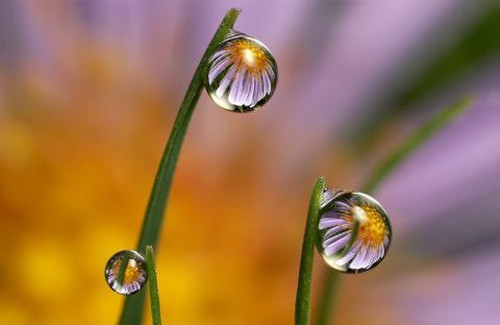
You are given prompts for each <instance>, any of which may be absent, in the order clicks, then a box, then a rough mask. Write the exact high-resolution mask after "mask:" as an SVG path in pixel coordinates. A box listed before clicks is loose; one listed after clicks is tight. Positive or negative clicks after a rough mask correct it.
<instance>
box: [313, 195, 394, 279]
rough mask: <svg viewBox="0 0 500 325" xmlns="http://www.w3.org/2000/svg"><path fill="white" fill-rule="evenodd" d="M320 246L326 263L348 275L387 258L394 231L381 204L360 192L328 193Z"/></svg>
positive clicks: (322, 217) (323, 208) (319, 228)
mask: <svg viewBox="0 0 500 325" xmlns="http://www.w3.org/2000/svg"><path fill="white" fill-rule="evenodd" d="M320 213H321V216H320V219H319V224H318V234H319V235H318V238H317V242H316V247H317V249H318V250H319V252H320V254H321V256H322V257H323V260H324V261H325V262H326V263H327V264H328V265H329V266H330V267H332V268H334V269H336V270H339V271H341V272H345V273H361V272H366V271H368V270H371V269H373V268H374V267H375V266H377V265H378V264H379V263H380V262H381V261H382V260H383V259H384V257H385V256H386V254H387V250H388V249H389V245H390V243H391V238H392V229H391V224H390V222H389V219H388V218H387V214H386V212H385V210H384V208H383V207H382V205H381V204H380V203H378V202H377V201H376V200H375V199H374V198H372V197H371V196H369V195H366V194H364V193H360V192H344V191H337V192H335V193H334V192H331V191H329V190H327V191H325V193H324V194H323V202H322V206H321V211H320Z"/></svg>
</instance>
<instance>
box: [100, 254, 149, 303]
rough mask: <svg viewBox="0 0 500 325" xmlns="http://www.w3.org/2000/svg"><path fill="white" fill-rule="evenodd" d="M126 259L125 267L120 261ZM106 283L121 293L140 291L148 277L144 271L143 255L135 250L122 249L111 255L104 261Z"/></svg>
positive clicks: (128, 293)
mask: <svg viewBox="0 0 500 325" xmlns="http://www.w3.org/2000/svg"><path fill="white" fill-rule="evenodd" d="M126 260H128V263H127V266H126V267H125V269H123V268H122V263H123V262H124V261H126ZM121 269H122V270H123V282H122V283H120V281H119V275H120V270H121ZM104 276H105V278H106V283H107V284H108V285H109V287H110V288H111V289H112V290H113V291H115V292H116V293H119V294H121V295H125V296H128V295H131V294H134V293H136V292H138V291H140V290H141V289H142V288H143V287H144V284H145V283H146V281H147V279H148V275H147V272H146V261H145V259H144V257H143V256H142V255H141V254H139V253H138V252H136V251H133V250H124V251H120V252H118V253H116V254H115V255H113V256H111V258H110V259H109V260H108V262H107V263H106V269H105V270H104Z"/></svg>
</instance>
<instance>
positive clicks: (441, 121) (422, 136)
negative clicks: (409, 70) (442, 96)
mask: <svg viewBox="0 0 500 325" xmlns="http://www.w3.org/2000/svg"><path fill="white" fill-rule="evenodd" d="M471 104H472V97H470V96H465V97H463V98H461V99H460V100H458V101H457V102H455V103H454V104H452V105H451V106H449V107H447V108H446V109H444V110H442V111H440V112H439V113H438V114H436V115H435V116H434V117H433V118H431V119H430V120H429V121H428V122H427V123H426V124H424V125H423V126H422V127H421V128H420V129H419V130H417V131H416V132H415V133H414V134H413V135H412V136H410V137H409V138H408V140H406V141H405V142H404V143H403V144H402V145H401V146H400V147H399V148H397V149H396V150H395V151H394V152H393V153H392V154H391V155H389V156H388V157H387V159H386V160H384V161H382V163H381V164H380V165H379V166H378V168H376V169H375V172H374V173H373V174H372V176H371V177H370V178H369V179H368V181H367V182H366V184H365V186H363V191H364V192H367V193H371V192H373V191H375V190H376V189H377V187H378V186H379V185H380V184H381V183H382V182H383V181H384V180H385V179H386V178H387V176H389V175H390V174H391V172H393V171H394V170H395V169H396V168H397V167H398V166H399V165H401V164H402V163H403V162H404V161H405V159H406V158H408V157H409V156H410V155H411V154H412V153H413V152H415V151H416V150H417V149H418V148H420V147H421V146H422V145H423V144H424V143H425V142H426V141H427V140H429V139H430V138H432V136H433V135H434V134H436V133H437V132H438V131H439V130H441V129H442V128H443V127H445V126H446V125H448V123H450V122H451V121H453V120H454V119H455V118H456V117H457V116H458V115H459V114H460V113H462V112H463V111H464V110H465V109H466V108H468V107H470V105H471ZM340 279H341V277H340V274H338V272H335V271H331V270H329V272H328V274H327V276H326V279H325V283H324V285H323V286H322V288H323V292H322V293H321V295H320V304H319V310H318V317H317V320H316V325H328V324H329V323H330V319H331V318H332V311H333V309H334V306H333V303H334V302H335V292H336V291H338V290H337V288H338V286H339V281H340Z"/></svg>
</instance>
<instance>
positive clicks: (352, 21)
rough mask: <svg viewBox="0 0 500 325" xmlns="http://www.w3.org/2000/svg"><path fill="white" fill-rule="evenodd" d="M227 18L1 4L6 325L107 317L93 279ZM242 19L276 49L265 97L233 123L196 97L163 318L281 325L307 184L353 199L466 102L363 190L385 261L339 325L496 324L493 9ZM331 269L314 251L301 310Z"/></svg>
mask: <svg viewBox="0 0 500 325" xmlns="http://www.w3.org/2000/svg"><path fill="white" fill-rule="evenodd" d="M234 5H235V4H233V2H224V1H218V2H186V3H184V2H152V3H143V2H128V1H126V2H76V1H74V2H73V1H70V2H41V3H39V2H11V1H7V2H2V3H1V4H0V229H1V236H0V244H1V245H0V247H1V248H0V254H1V259H0V261H1V264H0V272H1V277H0V287H1V288H2V290H1V291H0V324H112V323H115V322H116V321H117V319H118V317H119V314H120V308H121V306H122V302H123V298H122V297H121V296H119V295H117V294H115V293H114V292H112V291H111V290H110V289H109V288H108V287H107V285H106V283H105V281H104V276H103V274H104V265H105V263H106V261H107V259H108V258H109V257H110V256H111V255H113V254H114V253H115V252H117V251H119V250H123V249H133V248H134V247H135V245H136V241H137V239H138V236H139V230H140V226H141V222H142V217H143V213H144V210H145V207H146V204H147V200H148V197H149V193H150V190H151V185H152V182H153V179H154V176H155V173H156V168H157V164H158V162H159V159H160V157H161V154H162V150H163V147H164V145H165V143H166V140H167V138H168V135H169V132H170V128H171V126H172V123H173V120H174V118H175V115H176V113H177V110H178V106H179V104H180V102H181V100H182V98H183V96H184V92H185V90H186V88H187V85H188V83H189V80H190V78H191V75H192V74H193V73H194V70H195V67H196V65H197V63H198V61H199V58H200V57H201V54H202V53H203V51H204V48H205V47H206V45H207V44H208V42H209V40H210V37H211V34H212V33H213V32H214V31H215V29H216V27H217V24H218V23H219V21H220V19H221V18H222V16H223V15H224V12H225V11H226V9H228V8H229V7H230V6H234ZM236 5H238V6H240V7H242V9H243V11H242V14H241V16H240V19H239V20H238V22H237V24H236V26H237V28H238V29H240V30H242V31H244V32H245V33H248V34H250V35H254V36H256V37H258V38H259V39H261V40H262V41H263V42H264V43H266V44H267V45H268V46H269V48H270V49H271V50H272V51H273V52H274V53H275V55H276V60H277V62H278V66H279V72H280V76H279V82H278V88H277V91H276V93H275V95H274V98H273V99H271V101H270V102H269V103H268V104H267V105H266V106H265V107H264V108H263V109H262V110H261V111H258V112H255V113H250V114H244V115H238V114H232V113H228V112H225V111H223V110H221V109H218V108H217V107H216V105H215V104H214V103H212V102H211V101H210V99H209V98H208V96H206V94H203V95H202V98H201V100H200V102H199V104H198V107H197V110H196V112H195V114H194V117H193V120H192V122H191V125H190V128H189V130H188V134H187V137H186V140H185V143H184V146H183V149H182V152H181V157H180V160H179V163H178V167H177V171H176V174H175V178H174V183H173V187H172V191H171V195H170V200H169V205H168V209H167V212H166V219H165V220H166V221H165V224H164V229H163V231H162V235H161V242H160V245H159V247H158V250H157V252H156V253H157V269H158V280H159V289H160V302H161V306H162V310H161V311H162V316H163V318H164V321H165V323H168V324H206V325H209V324H290V323H292V322H293V309H294V301H295V290H296V281H297V280H296V279H297V274H298V266H299V259H300V248H301V242H302V233H303V228H304V223H305V215H306V212H307V205H308V200H309V195H310V191H311V189H312V186H313V184H314V182H315V180H316V178H317V177H318V176H319V175H324V176H326V179H327V182H328V183H329V185H330V186H332V187H338V188H349V189H357V188H359V186H360V184H362V182H363V180H364V179H366V177H367V176H368V175H369V173H370V172H371V171H372V170H373V169H374V167H375V166H376V164H377V162H379V161H380V159H381V158H383V157H384V156H385V155H386V154H387V153H389V152H390V150H391V149H392V148H394V147H395V146H397V144H399V143H401V142H402V141H403V140H404V139H405V137H406V136H407V135H409V134H411V132H412V131H413V130H415V129H416V128H418V126H419V125H421V124H422V123H423V122H424V121H425V120H426V119H428V118H429V117H430V116H431V115H432V114H434V113H435V112H436V111H438V110H440V109H442V108H444V107H445V106H446V105H448V104H450V103H451V102H452V101H453V100H454V99H455V98H458V97H459V96H460V95H461V94H462V93H473V94H474V95H475V97H476V101H475V105H474V107H473V108H472V109H471V110H470V111H469V112H468V113H466V114H465V115H464V116H463V117H462V118H461V119H460V120H459V121H457V122H456V123H454V124H453V125H450V127H449V128H446V129H445V130H443V132H442V133H441V134H439V135H438V136H437V137H436V138H435V139H433V140H431V141H430V143H429V144H428V145H426V146H425V147H424V148H422V150H420V151H419V152H417V153H416V155H415V156H414V158H411V159H409V161H408V163H406V164H405V165H404V166H402V167H401V168H400V169H398V170H397V171H396V173H395V174H394V175H393V176H391V177H390V178H389V179H388V181H387V182H386V183H384V185H383V186H382V187H381V189H380V191H379V192H378V193H375V196H376V197H377V198H379V199H380V201H381V202H382V203H383V204H384V206H385V207H386V208H387V210H388V212H389V214H390V216H391V217H392V219H391V220H392V221H393V230H394V233H395V237H394V240H393V243H392V252H390V253H389V255H388V257H387V258H386V260H385V261H384V263H382V264H381V265H380V266H379V267H378V268H376V269H375V270H373V271H371V272H368V273H367V274H363V275H358V276H349V277H346V280H345V281H344V282H343V284H342V287H341V290H340V293H339V294H340V297H341V298H340V299H339V304H338V308H337V309H336V315H335V321H336V322H335V323H336V324H367V323H368V324H443V323H447V322H453V323H454V324H471V321H472V320H474V319H475V320H476V321H477V322H476V324H494V322H495V321H496V320H498V317H496V318H495V314H496V315H497V316H498V314H497V313H498V312H497V311H496V309H494V306H493V305H492V303H488V302H486V303H485V305H484V304H483V305H478V304H474V302H475V301H485V300H486V301H489V298H488V297H490V296H491V295H492V294H493V293H492V290H494V288H495V287H496V288H498V285H500V282H499V281H498V280H495V278H496V277H495V278H493V273H492V274H491V276H492V277H490V276H489V275H490V273H489V272H491V271H492V270H494V269H496V267H495V266H498V264H500V258H499V256H498V253H497V251H496V250H495V248H498V244H499V241H498V238H499V237H498V229H500V228H498V226H500V221H499V220H498V208H499V207H500V206H499V203H498V202H499V201H498V198H500V187H499V186H498V184H497V183H498V182H496V181H492V177H495V180H496V179H497V178H498V177H497V167H498V164H499V163H500V152H499V146H498V144H499V143H500V137H499V131H498V130H499V129H498V126H499V125H500V123H499V122H500V115H499V112H500V111H499V109H498V106H499V104H500V97H499V96H498V94H499V89H500V82H499V80H498V77H497V76H498V72H499V71H500V65H499V61H498V56H497V54H498V50H499V48H500V47H498V45H497V43H495V44H493V43H492V42H489V38H490V37H494V36H493V35H492V34H490V33H489V29H488V28H497V27H498V26H497V25H494V26H490V25H488V24H489V22H490V20H491V18H490V13H491V12H492V10H497V9H498V6H494V5H491V6H490V2H487V1H478V2H475V4H474V5H472V4H471V3H470V2H466V1H443V2H442V3H439V4H436V3H434V2H432V1H424V2H419V3H418V4H417V3H412V2H403V3H401V4H398V3H393V2H384V1H380V2H374V3H373V2H371V3H364V2H353V3H349V2H347V1H345V2H311V3H308V2H292V3H291V4H288V3H285V2H269V3H266V2H240V1H238V2H236ZM497 17H498V16H497ZM488 19H489V20H488ZM482 24H483V25H484V24H486V25H485V26H486V27H482V26H483V25H482ZM436 26H441V28H439V29H437V30H436ZM488 26H490V27H488ZM481 28H482V29H481ZM474 33H476V34H474ZM477 33H479V34H477ZM484 39H486V41H485V45H484V51H483V50H481V51H479V50H478V53H476V52H474V50H477V49H479V48H480V49H483V47H480V46H483V45H481V44H483V43H481V44H480V45H478V44H477V42H479V41H480V40H484ZM474 42H476V43H474ZM490 43H492V44H493V45H490ZM461 44H465V45H463V46H462V47H461ZM456 57H459V58H462V61H460V60H458V61H457V62H458V63H456V64H454V65H451V67H450V68H449V69H448V70H449V71H448V70H446V69H445V71H444V72H442V75H441V74H440V75H438V76H437V77H435V76H433V75H432V71H433V69H434V68H433V67H435V65H436V64H437V65H438V66H439V64H440V62H442V61H439V60H444V62H447V60H446V58H450V60H452V58H456ZM448 61H449V60H448ZM453 62H455V61H453ZM450 71H451V72H450ZM426 73H427V74H426ZM495 76H496V77H495ZM426 78H427V79H426ZM436 80H437V81H436ZM374 116H375V117H381V118H380V119H379V118H374ZM382 117H383V118H382ZM375 122H376V123H375ZM450 220H451V221H450ZM478 220H479V222H478ZM449 222H451V224H450V223H449ZM471 225H472V226H471ZM474 225H477V226H474ZM466 230H467V231H466ZM324 271H325V268H324V266H323V264H322V261H321V260H320V259H319V258H318V259H317V260H316V265H315V278H314V281H313V286H314V291H313V293H314V296H315V298H316V296H317V293H318V292H319V286H320V285H321V279H322V277H323V274H324ZM486 278H489V279H490V280H491V281H493V282H492V283H493V284H494V285H491V283H490V284H488V283H487V282H486ZM472 284H473V285H472ZM314 302H315V303H316V299H315V300H314ZM332 308H333V307H332ZM314 310H315V308H314V307H313V313H314ZM148 313H149V309H148ZM149 317H150V316H149V315H148V318H149ZM148 322H150V321H149V319H148Z"/></svg>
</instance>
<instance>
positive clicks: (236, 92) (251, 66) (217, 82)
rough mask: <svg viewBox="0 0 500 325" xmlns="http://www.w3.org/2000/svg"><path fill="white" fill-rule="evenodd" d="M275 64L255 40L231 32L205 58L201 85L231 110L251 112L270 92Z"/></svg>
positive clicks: (274, 85)
mask: <svg viewBox="0 0 500 325" xmlns="http://www.w3.org/2000/svg"><path fill="white" fill-rule="evenodd" d="M277 80H278V66H277V65H276V60H275V59H274V56H273V55H272V54H271V52H270V51H269V49H268V48H267V47H266V46H265V45H264V44H263V43H262V42H261V41H259V40H257V39H255V38H253V37H250V36H248V35H245V34H243V33H240V32H236V31H232V32H231V33H230V35H229V37H228V38H226V39H225V40H224V41H222V42H221V43H220V44H219V45H218V46H217V48H216V49H215V51H214V53H213V54H212V56H211V57H210V58H209V59H208V67H207V71H206V73H205V80H204V82H205V88H206V89H207V92H208V94H209V95H210V97H211V98H212V100H213V101H214V102H215V103H216V104H217V105H219V106H220V107H222V108H223V109H225V110H228V111H231V112H238V113H245V112H252V111H255V110H257V109H258V108H260V107H261V106H262V105H264V104H265V103H266V102H267V101H268V100H269V99H270V98H271V96H272V95H273V93H274V90H275V89H276V83H277Z"/></svg>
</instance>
